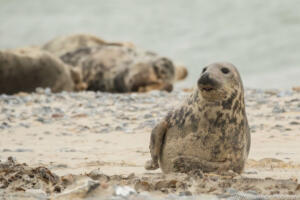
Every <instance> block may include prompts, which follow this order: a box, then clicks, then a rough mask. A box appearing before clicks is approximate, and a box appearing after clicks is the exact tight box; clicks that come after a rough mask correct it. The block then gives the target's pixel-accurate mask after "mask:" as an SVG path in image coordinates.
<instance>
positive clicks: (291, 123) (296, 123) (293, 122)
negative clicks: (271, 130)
mask: <svg viewBox="0 0 300 200" xmlns="http://www.w3.org/2000/svg"><path fill="white" fill-rule="evenodd" d="M299 124H300V122H297V121H292V122H290V125H299Z"/></svg>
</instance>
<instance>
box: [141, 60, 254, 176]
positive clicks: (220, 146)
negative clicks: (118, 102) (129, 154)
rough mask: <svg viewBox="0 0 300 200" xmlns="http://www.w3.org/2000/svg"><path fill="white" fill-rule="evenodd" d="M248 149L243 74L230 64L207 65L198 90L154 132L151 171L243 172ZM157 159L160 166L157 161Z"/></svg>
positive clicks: (149, 166)
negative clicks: (241, 75) (158, 169)
mask: <svg viewBox="0 0 300 200" xmlns="http://www.w3.org/2000/svg"><path fill="white" fill-rule="evenodd" d="M249 149H250V132H249V126H248V121H247V116H246V112H245V103H244V91H243V85H242V81H241V78H240V75H239V73H238V71H237V69H236V68H235V67H234V65H232V64H230V63H213V64H211V65H209V66H207V67H205V68H204V69H203V71H202V74H201V76H200V78H199V80H198V85H197V88H196V89H195V90H194V92H193V93H192V95H191V96H190V97H189V98H187V100H186V102H185V103H184V104H183V105H182V106H181V107H179V108H178V109H176V110H174V111H171V112H170V113H169V114H168V115H167V116H166V117H165V118H164V119H163V120H162V121H161V122H160V123H159V124H158V125H157V126H156V127H155V128H154V129H153V130H152V134H151V140H150V153H151V157H152V160H150V161H147V162H146V165H145V168H146V169H148V170H153V169H157V168H158V167H160V168H161V169H162V171H163V172H165V173H169V172H184V173H186V172H189V171H193V170H202V171H203V172H213V171H227V170H233V171H235V172H237V173H241V172H242V170H243V168H244V165H245V161H246V159H247V157H248V153H249ZM158 162H159V164H158Z"/></svg>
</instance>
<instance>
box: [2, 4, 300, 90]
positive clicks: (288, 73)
mask: <svg viewBox="0 0 300 200" xmlns="http://www.w3.org/2000/svg"><path fill="white" fill-rule="evenodd" d="M72 33H90V34H95V35H97V36H99V37H101V38H103V39H105V40H108V41H130V42H133V43H134V44H136V46H138V47H140V48H143V49H147V50H151V51H154V52H157V53H159V54H161V55H164V56H167V57H169V58H171V59H173V60H175V61H177V62H179V63H182V64H184V65H186V66H187V67H188V70H189V77H188V78H187V79H186V80H185V81H184V82H181V83H178V84H177V85H178V87H191V86H193V85H194V83H195V81H196V79H197V78H198V77H199V74H200V72H201V70H202V68H203V67H204V66H205V65H207V64H209V63H211V62H214V61H230V62H232V63H234V64H235V65H236V66H237V67H238V69H239V70H240V72H241V74H242V78H243V81H244V85H245V86H246V87H250V88H285V89H288V88H291V87H292V86H297V85H300V80H299V78H300V1H299V0H289V1H282V0H269V1H262V0H252V1H241V0H223V1H207V0H189V1H183V0H164V1H150V0H127V1H126V0H106V1H105V0H85V1H83V0H72V1H61V0H48V1H45V0H0V48H1V49H6V48H16V47H22V46H29V45H41V44H43V43H45V42H47V41H49V40H50V39H52V38H54V37H56V36H59V35H66V34H72Z"/></svg>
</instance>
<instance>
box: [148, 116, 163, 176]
mask: <svg viewBox="0 0 300 200" xmlns="http://www.w3.org/2000/svg"><path fill="white" fill-rule="evenodd" d="M167 129H168V123H167V122H166V121H162V122H160V123H159V124H158V125H157V126H156V127H155V128H154V129H153V130H152V132H151V137H150V146H149V149H150V154H151V158H152V159H151V160H148V161H147V162H146V164H145V169H147V170H155V169H157V168H159V165H158V158H159V156H160V152H161V149H162V143H163V138H164V136H165V133H166V132H167Z"/></svg>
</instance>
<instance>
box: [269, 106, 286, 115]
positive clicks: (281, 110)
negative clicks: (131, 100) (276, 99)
mask: <svg viewBox="0 0 300 200" xmlns="http://www.w3.org/2000/svg"><path fill="white" fill-rule="evenodd" d="M284 112H285V109H284V108H282V107H280V106H278V105H276V106H275V107H274V108H273V110H272V113H284Z"/></svg>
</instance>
